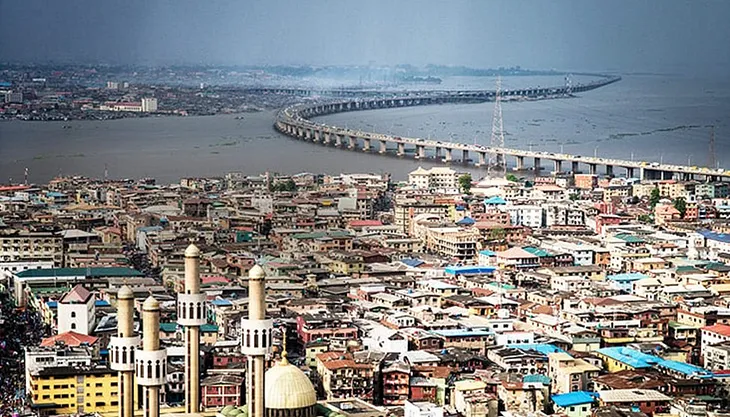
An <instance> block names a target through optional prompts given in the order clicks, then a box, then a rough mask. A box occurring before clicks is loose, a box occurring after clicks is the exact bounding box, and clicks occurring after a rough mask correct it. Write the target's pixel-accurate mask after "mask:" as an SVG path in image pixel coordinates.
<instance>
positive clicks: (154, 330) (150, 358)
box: [134, 295, 167, 417]
mask: <svg viewBox="0 0 730 417" xmlns="http://www.w3.org/2000/svg"><path fill="white" fill-rule="evenodd" d="M142 329H143V330H142V349H137V352H136V354H135V358H134V359H135V372H136V376H137V383H138V384H139V385H141V386H142V387H143V390H142V415H143V416H144V417H159V416H160V388H161V387H162V386H163V385H165V383H166V379H167V349H164V348H160V303H159V302H158V301H157V300H156V299H155V298H154V297H153V296H151V295H150V296H149V297H147V299H146V300H145V302H144V304H143V305H142Z"/></svg>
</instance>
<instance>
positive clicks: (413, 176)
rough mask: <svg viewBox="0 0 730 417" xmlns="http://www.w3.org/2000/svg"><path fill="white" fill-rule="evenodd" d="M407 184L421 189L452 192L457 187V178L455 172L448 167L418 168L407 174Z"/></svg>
mask: <svg viewBox="0 0 730 417" xmlns="http://www.w3.org/2000/svg"><path fill="white" fill-rule="evenodd" d="M408 183H409V184H411V185H413V186H414V187H416V188H422V189H445V190H452V189H455V188H458V187H459V178H458V174H457V173H456V171H454V170H453V169H451V168H449V167H433V168H431V169H423V168H421V167H418V169H416V170H415V171H412V172H411V173H409V174H408Z"/></svg>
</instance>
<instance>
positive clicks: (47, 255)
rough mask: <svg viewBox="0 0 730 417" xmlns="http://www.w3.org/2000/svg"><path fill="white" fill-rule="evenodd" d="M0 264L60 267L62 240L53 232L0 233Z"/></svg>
mask: <svg viewBox="0 0 730 417" xmlns="http://www.w3.org/2000/svg"><path fill="white" fill-rule="evenodd" d="M0 262H2V263H4V262H52V263H53V266H55V267H60V266H62V263H63V239H62V238H61V236H60V235H59V234H57V233H55V232H46V231H38V232H34V231H25V230H4V231H0ZM19 271H20V270H18V271H11V272H19Z"/></svg>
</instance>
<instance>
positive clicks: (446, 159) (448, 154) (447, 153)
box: [444, 148, 453, 163]
mask: <svg viewBox="0 0 730 417" xmlns="http://www.w3.org/2000/svg"><path fill="white" fill-rule="evenodd" d="M452 159H453V157H452V156H451V149H449V148H444V162H446V163H451V160H452Z"/></svg>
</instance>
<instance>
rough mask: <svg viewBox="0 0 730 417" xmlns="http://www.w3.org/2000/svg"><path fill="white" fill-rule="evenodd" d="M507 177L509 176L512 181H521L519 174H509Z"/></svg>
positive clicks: (508, 178) (508, 179)
mask: <svg viewBox="0 0 730 417" xmlns="http://www.w3.org/2000/svg"><path fill="white" fill-rule="evenodd" d="M505 178H507V181H510V182H520V179H519V178H517V176H516V175H515V174H507V176H506V177H505Z"/></svg>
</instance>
